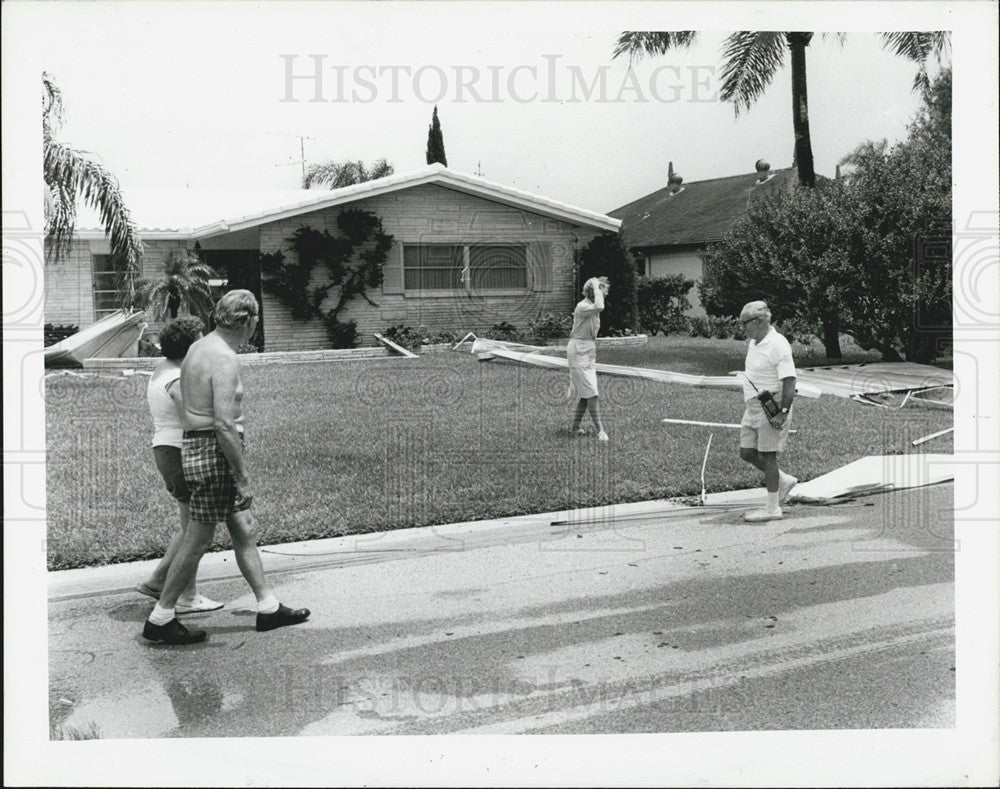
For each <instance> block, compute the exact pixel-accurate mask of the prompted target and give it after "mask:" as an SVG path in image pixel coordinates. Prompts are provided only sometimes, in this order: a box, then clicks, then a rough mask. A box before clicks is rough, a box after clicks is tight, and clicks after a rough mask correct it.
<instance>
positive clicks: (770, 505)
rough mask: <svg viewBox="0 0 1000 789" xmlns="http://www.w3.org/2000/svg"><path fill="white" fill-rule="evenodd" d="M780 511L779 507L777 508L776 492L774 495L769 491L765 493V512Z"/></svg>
mask: <svg viewBox="0 0 1000 789" xmlns="http://www.w3.org/2000/svg"><path fill="white" fill-rule="evenodd" d="M780 509H781V507H779V506H778V491H774V493H771V491H768V492H767V511H768V512H777V511H778V510H780Z"/></svg>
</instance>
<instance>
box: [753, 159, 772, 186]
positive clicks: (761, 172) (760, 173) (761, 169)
mask: <svg viewBox="0 0 1000 789" xmlns="http://www.w3.org/2000/svg"><path fill="white" fill-rule="evenodd" d="M754 168H756V170H757V182H758V183H763V182H764V181H766V180H767V179H768V178H770V177H771V176H770V175H768V170H770V169H771V164H770V162H765V161H764V160H763V159H758V160H757V163H756V164H755V165H754Z"/></svg>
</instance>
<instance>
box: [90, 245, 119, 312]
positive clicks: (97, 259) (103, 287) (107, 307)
mask: <svg viewBox="0 0 1000 789" xmlns="http://www.w3.org/2000/svg"><path fill="white" fill-rule="evenodd" d="M91 261H92V263H93V267H94V269H93V270H94V280H93V281H94V317H95V318H96V319H97V320H100V319H101V318H103V317H104V316H105V315H110V314H111V313H112V312H115V311H116V310H120V309H121V308H122V306H123V305H124V303H125V297H124V292H123V291H122V289H121V288H120V287H119V284H118V283H119V277H120V274H119V273H118V272H117V271H115V269H114V268H113V267H112V266H111V255H91Z"/></svg>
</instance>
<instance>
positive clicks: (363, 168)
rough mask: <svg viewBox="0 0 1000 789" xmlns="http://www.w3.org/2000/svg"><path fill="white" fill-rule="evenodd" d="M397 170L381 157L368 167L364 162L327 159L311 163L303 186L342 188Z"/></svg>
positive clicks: (381, 176) (382, 176) (387, 174)
mask: <svg viewBox="0 0 1000 789" xmlns="http://www.w3.org/2000/svg"><path fill="white" fill-rule="evenodd" d="M394 172H395V170H394V169H393V166H392V165H391V164H389V163H388V162H387V161H386V160H385V159H379V160H378V161H376V162H374V163H373V164H372V165H371V167H368V166H367V165H366V164H365V163H364V162H362V161H357V162H334V161H332V160H331V161H326V162H320V163H319V164H311V165H309V167H308V168H307V169H306V174H305V177H304V178H303V179H302V186H303V188H305V189H312V188H313V187H320V186H323V187H326V188H327V189H340V188H341V187H344V186H354V184H361V183H364V182H365V181H373V180H375V179H376V178H385V177H386V176H389V175H392V174H393V173H394Z"/></svg>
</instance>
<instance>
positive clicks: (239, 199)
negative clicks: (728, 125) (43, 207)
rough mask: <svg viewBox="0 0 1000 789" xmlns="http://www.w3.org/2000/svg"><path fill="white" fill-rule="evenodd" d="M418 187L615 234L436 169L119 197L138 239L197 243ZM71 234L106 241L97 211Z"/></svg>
mask: <svg viewBox="0 0 1000 789" xmlns="http://www.w3.org/2000/svg"><path fill="white" fill-rule="evenodd" d="M423 184H435V185H437V186H442V187H445V188H447V189H454V190H456V191H459V192H464V193H466V194H470V195H475V196H477V197H482V198H485V199H487V200H492V201H494V202H498V203H503V204H505V205H510V206H514V207H516V208H522V209H524V210H526V211H531V212H532V213H536V214H540V215H542V216H548V217H552V218H554V219H560V220H562V221H565V222H569V223H571V224H575V225H586V226H589V227H594V228H598V229H600V230H611V231H616V232H617V230H618V228H619V227H620V226H621V222H620V221H619V220H617V219H614V218H612V217H610V216H606V215H605V214H600V213H597V212H596V211H588V210H586V209H583V208H578V207H576V206H571V205H569V204H568V203H562V202H559V201H558V200H550V199H548V198H544V197H540V196H539V195H536V194H532V193H530V192H523V191H521V190H519V189H512V188H510V187H507V186H502V185H501V184H497V183H493V182H492V181H487V180H485V179H483V178H478V177H476V176H471V175H465V174H464V173H459V172H456V171H455V170H451V169H449V168H447V167H445V166H444V165H442V164H431V165H428V166H426V167H421V168H420V169H419V170H413V171H411V172H408V173H401V174H399V175H390V176H388V177H386V178H379V179H376V180H374V181H366V182H365V183H362V184H356V185H354V186H347V187H344V188H342V189H128V188H123V189H122V193H123V196H124V198H125V204H126V205H127V206H128V207H129V211H130V212H131V214H132V219H133V221H134V222H135V224H136V226H137V227H138V228H139V232H140V234H141V235H142V237H143V238H145V239H154V238H174V239H185V240H196V239H199V238H209V237H211V236H217V235H222V234H225V233H231V232H234V231H237V230H245V229H247V228H251V227H256V226H257V225H262V224H265V223H267V222H274V221H276V220H278V219H285V218H288V217H291V216H297V215H299V214H306V213H311V212H313V211H319V210H322V209H325V208H331V207H333V206H337V205H342V204H346V203H352V202H355V201H357V200H363V199H365V198H370V197H377V196H378V195H382V194H388V193H391V192H397V191H400V190H402V189H409V188H412V187H414V186H421V185H423ZM76 236H77V237H79V238H103V237H104V230H103V228H102V225H101V223H100V220H99V217H98V214H97V212H96V211H93V210H92V209H90V208H89V207H81V209H80V214H79V217H78V220H77V231H76Z"/></svg>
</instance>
